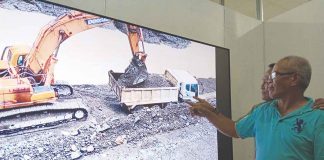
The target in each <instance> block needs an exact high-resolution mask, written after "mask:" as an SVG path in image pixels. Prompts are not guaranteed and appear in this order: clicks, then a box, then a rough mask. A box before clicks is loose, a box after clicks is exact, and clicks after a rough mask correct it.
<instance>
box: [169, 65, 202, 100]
mask: <svg viewBox="0 0 324 160" xmlns="http://www.w3.org/2000/svg"><path fill="white" fill-rule="evenodd" d="M165 76H166V77H167V79H168V80H169V81H171V83H173V84H174V85H176V86H177V87H178V90H179V95H178V99H179V101H180V102H181V101H185V100H192V99H193V97H198V95H199V85H198V81H197V79H196V78H195V77H194V76H193V75H192V74H190V73H189V72H187V71H185V70H179V69H167V70H166V71H165Z"/></svg>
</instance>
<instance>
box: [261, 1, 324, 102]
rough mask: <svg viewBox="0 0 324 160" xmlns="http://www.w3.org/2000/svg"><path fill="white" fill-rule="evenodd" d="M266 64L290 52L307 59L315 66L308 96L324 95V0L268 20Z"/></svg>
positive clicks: (311, 2) (266, 25) (312, 2)
mask: <svg viewBox="0 0 324 160" xmlns="http://www.w3.org/2000/svg"><path fill="white" fill-rule="evenodd" d="M265 42H266V43H265V59H266V63H270V62H275V61H276V60H278V59H279V58H281V57H283V56H287V55H299V56H302V57H305V58H307V59H308V60H309V61H310V63H311V65H312V69H313V75H312V80H311V84H310V86H309V88H308V89H307V90H306V95H307V96H311V97H324V89H323V88H324V87H322V86H323V82H324V69H323V63H324V45H323V42H324V1H323V0H312V1H310V2H308V3H305V4H304V5H301V6H299V7H297V8H294V9H293V10H290V11H288V12H286V13H284V14H281V15H279V16H277V17H274V18H272V19H270V20H269V21H267V22H266V23H265Z"/></svg>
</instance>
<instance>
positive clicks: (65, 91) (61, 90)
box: [51, 84, 73, 98]
mask: <svg viewBox="0 0 324 160" xmlns="http://www.w3.org/2000/svg"><path fill="white" fill-rule="evenodd" d="M51 86H52V87H53V89H54V90H55V91H56V92H57V94H58V98H66V97H69V96H71V95H72V94H73V88H72V87H71V86H70V85H68V84H52V85H51Z"/></svg>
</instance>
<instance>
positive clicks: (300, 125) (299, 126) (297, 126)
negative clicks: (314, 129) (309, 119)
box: [292, 118, 306, 133]
mask: <svg viewBox="0 0 324 160" xmlns="http://www.w3.org/2000/svg"><path fill="white" fill-rule="evenodd" d="M305 125H306V122H305V121H304V120H303V119H299V118H296V123H295V124H294V127H293V128H292V130H294V131H295V132H297V133H300V132H302V131H303V128H304V126H305Z"/></svg>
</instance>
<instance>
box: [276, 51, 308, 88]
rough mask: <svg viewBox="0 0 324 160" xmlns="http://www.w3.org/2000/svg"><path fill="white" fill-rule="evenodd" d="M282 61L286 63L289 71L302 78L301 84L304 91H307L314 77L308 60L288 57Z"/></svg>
mask: <svg viewBox="0 0 324 160" xmlns="http://www.w3.org/2000/svg"><path fill="white" fill-rule="evenodd" d="M280 61H286V62H287V64H288V66H289V70H290V71H291V72H296V73H297V74H298V75H299V76H300V78H301V81H300V83H299V84H300V86H301V87H302V89H304V90H306V88H307V87H308V85H309V83H310V80H311V76H312V67H311V65H310V64H309V62H308V60H307V59H305V58H302V57H299V56H287V57H284V58H282V59H281V60H280Z"/></svg>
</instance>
